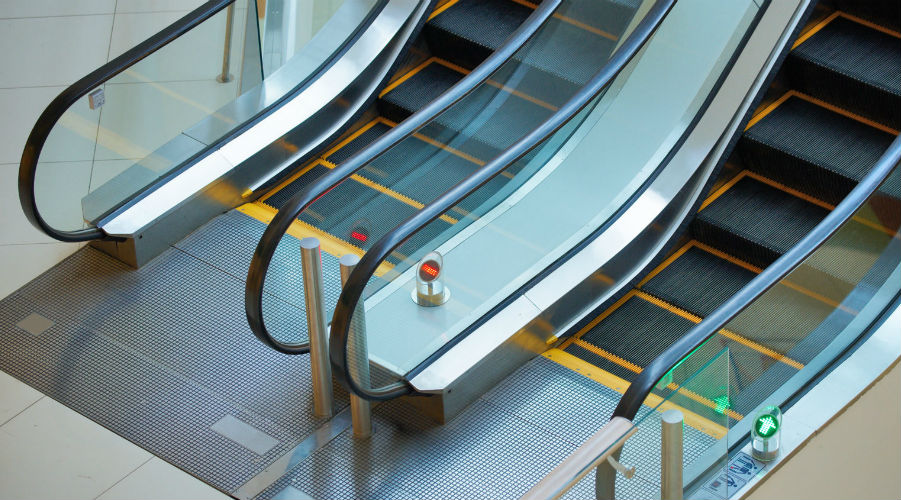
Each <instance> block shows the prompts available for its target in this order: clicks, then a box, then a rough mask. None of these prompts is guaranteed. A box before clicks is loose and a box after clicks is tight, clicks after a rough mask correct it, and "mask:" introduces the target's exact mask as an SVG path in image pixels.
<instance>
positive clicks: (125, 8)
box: [116, 0, 243, 12]
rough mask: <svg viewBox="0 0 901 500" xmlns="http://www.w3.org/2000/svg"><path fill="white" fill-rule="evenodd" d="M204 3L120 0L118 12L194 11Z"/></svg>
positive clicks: (173, 0) (168, 0) (195, 0)
mask: <svg viewBox="0 0 901 500" xmlns="http://www.w3.org/2000/svg"><path fill="white" fill-rule="evenodd" d="M242 1H243V0H242ZM203 3H204V2H203V0H119V1H118V3H117V5H116V12H161V11H166V10H193V9H196V8H197V7H200V6H201V5H203Z"/></svg>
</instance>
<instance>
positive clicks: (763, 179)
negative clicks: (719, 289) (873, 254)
mask: <svg viewBox="0 0 901 500" xmlns="http://www.w3.org/2000/svg"><path fill="white" fill-rule="evenodd" d="M745 177H750V178H752V179H754V180H756V181H759V182H762V183H764V184H766V185H768V186H770V187H773V188H776V189H778V190H780V191H783V192H785V193H788V194H790V195H792V196H794V197H796V198H800V199H802V200H804V201H806V202H808V203H812V204H814V205H816V206H818V207H820V208H824V209H826V210H829V211H832V210H834V209H835V205H832V204H830V203H826V202H825V201H822V200H820V199H818V198H814V197H813V196H810V195H808V194H806V193H802V192H801V191H798V190H797V189H794V188H791V187H788V186H786V185H785V184H782V183H779V182H776V181H774V180H772V179H770V178H769V177H764V176H762V175H760V174H757V173H755V172H751V171H750V170H742V171H741V172H739V173H738V174H737V175H736V176H735V177H733V178H732V180H730V181H729V182H727V183H726V184H724V185H723V186H722V187H720V188H719V189H717V190H716V192H714V193H713V194H711V195H710V196H709V197H707V199H706V200H704V202H703V203H702V204H701V208H700V210H704V209H705V208H707V206H708V205H710V204H711V203H713V202H714V201H716V199H717V198H719V197H720V196H722V195H723V194H724V193H725V192H726V191H728V190H729V189H731V188H732V187H733V186H734V185H735V184H737V183H738V181H740V180H742V179H744V178H745ZM700 210H699V211H700ZM851 220H853V221H854V222H857V223H858V224H861V225H863V226H867V227H869V228H870V229H873V230H876V231H879V232H881V233H884V234H886V235H888V236H890V237H892V238H895V239H898V238H899V236H898V233H897V231H893V230H891V229H889V228H887V227H885V226H883V225H882V224H879V223H876V222H873V221H871V220H867V219H865V218H863V217H860V216H857V215H855V216H853V217H851Z"/></svg>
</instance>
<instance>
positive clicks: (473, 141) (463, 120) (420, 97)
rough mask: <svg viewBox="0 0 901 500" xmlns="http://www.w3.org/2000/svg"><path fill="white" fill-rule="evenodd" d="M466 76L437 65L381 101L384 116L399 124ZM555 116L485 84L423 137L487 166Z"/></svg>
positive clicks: (437, 120)
mask: <svg viewBox="0 0 901 500" xmlns="http://www.w3.org/2000/svg"><path fill="white" fill-rule="evenodd" d="M462 76H463V75H462V73H459V72H457V71H456V70H454V69H452V68H449V67H447V66H445V65H444V64H441V63H438V62H433V63H431V64H429V65H427V66H425V67H424V68H423V69H422V70H420V71H418V72H417V73H415V74H413V75H412V76H410V77H409V78H407V79H406V80H404V81H403V82H402V83H401V84H400V85H398V86H396V87H395V88H393V89H392V90H391V91H390V92H388V93H386V94H385V95H383V96H382V98H381V99H380V100H379V109H380V111H381V112H382V113H383V114H384V115H385V116H386V117H388V118H389V119H391V120H394V121H400V120H403V119H404V118H406V117H407V116H409V115H411V114H412V113H413V112H415V111H416V110H418V109H420V108H421V107H422V106H425V105H426V104H427V103H428V102H430V101H431V100H432V99H434V98H436V97H438V95H440V94H441V92H443V91H444V90H446V89H447V88H449V87H450V86H451V85H453V84H454V83H456V82H457V81H458V80H459V79H460V78H462ZM553 112H554V111H553V110H552V109H548V108H547V107H546V106H542V105H541V104H538V103H536V102H533V101H530V100H528V99H526V98H524V97H520V96H517V95H514V94H511V93H510V92H508V91H505V90H502V89H499V88H497V87H494V86H491V85H481V86H479V87H478V88H477V89H476V90H474V91H473V92H472V93H471V94H470V95H468V96H467V97H465V98H464V99H463V100H461V101H460V102H459V103H457V104H456V105H455V106H454V107H453V108H451V109H449V110H448V111H447V112H445V113H443V114H441V115H439V116H438V118H437V119H436V120H434V121H433V122H431V123H430V124H429V125H427V126H426V127H424V128H423V129H422V130H421V131H420V132H421V133H422V134H423V135H425V136H427V137H429V138H431V139H434V140H436V141H438V142H440V143H442V144H445V145H448V146H450V147H453V148H455V149H457V150H459V151H462V152H464V153H466V154H469V155H471V156H473V157H475V158H478V159H480V160H483V161H487V160H490V159H492V158H494V157H495V156H497V155H498V154H499V153H500V152H501V151H503V150H504V149H507V148H508V147H510V146H511V145H513V143H514V142H515V141H517V140H519V139H520V138H521V137H523V136H525V135H526V134H527V133H529V132H530V131H531V130H532V129H534V128H535V127H537V126H538V125H539V124H541V123H542V122H543V121H544V120H546V119H547V118H548V117H549V116H550V115H551V114H552V113H553Z"/></svg>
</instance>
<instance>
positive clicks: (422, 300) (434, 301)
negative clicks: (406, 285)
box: [410, 287, 451, 307]
mask: <svg viewBox="0 0 901 500" xmlns="http://www.w3.org/2000/svg"><path fill="white" fill-rule="evenodd" d="M450 296H451V292H450V288H447V287H444V293H441V294H436V295H431V296H430V295H420V294H418V293H416V290H413V291H412V292H410V298H411V299H413V302H415V303H416V304H417V305H420V306H422V307H435V306H440V305H441V304H444V303H445V302H447V301H448V300H450Z"/></svg>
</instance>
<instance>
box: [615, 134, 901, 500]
mask: <svg viewBox="0 0 901 500" xmlns="http://www.w3.org/2000/svg"><path fill="white" fill-rule="evenodd" d="M899 159H901V139H896V140H895V142H894V143H893V144H892V146H891V147H890V148H889V150H888V151H887V152H886V154H885V155H884V156H883V157H882V159H881V160H880V162H879V163H878V164H877V165H876V167H875V168H874V170H873V171H872V172H871V173H870V175H868V177H867V178H866V179H864V181H862V182H861V183H860V185H858V187H857V188H856V189H855V190H854V191H852V193H851V194H850V195H849V196H848V197H847V198H846V199H845V201H843V202H842V203H841V204H839V205H838V206H837V207H836V208H835V210H833V212H832V213H831V214H830V215H829V216H827V217H826V219H825V220H824V221H823V222H821V223H820V224H819V225H818V226H817V227H816V228H815V229H814V231H813V232H811V233H810V234H809V235H808V236H807V237H805V238H804V239H803V240H802V241H801V242H800V243H799V244H798V245H797V246H796V247H794V248H793V249H792V250H791V251H790V252H789V253H787V254H785V255H784V256H783V257H781V258H780V259H779V260H777V261H776V262H775V263H773V264H772V265H771V266H770V267H768V268H767V269H765V270H764V271H763V272H762V273H761V274H760V275H758V276H757V277H756V278H755V279H754V280H752V281H751V282H750V283H749V284H748V285H747V286H746V287H745V288H743V289H742V290H741V291H740V292H739V293H738V294H736V295H735V296H733V297H732V298H731V299H730V300H729V301H727V302H726V303H725V304H723V306H721V307H720V308H719V309H718V310H717V311H716V312H714V313H713V314H711V315H709V316H708V317H707V318H706V319H705V320H704V321H702V322H701V323H700V324H698V325H697V326H696V327H695V328H694V329H692V330H691V331H689V332H688V333H687V334H686V335H685V336H683V337H682V339H680V340H679V341H678V342H677V343H676V344H674V345H673V346H672V347H670V348H669V349H667V351H665V352H664V353H663V354H661V355H660V356H659V357H658V358H657V359H656V360H655V361H654V362H652V363H651V364H650V365H648V366H647V367H646V368H645V369H644V370H643V371H642V373H641V374H640V375H639V376H638V377H637V378H636V379H635V380H634V381H633V382H632V384H631V386H630V387H629V389H628V390H627V391H626V394H624V396H623V398H622V400H621V401H620V403H619V405H618V407H617V409H616V411H615V412H614V416H616V417H623V418H627V419H632V418H635V417H636V415H641V412H643V411H644V410H643V408H644V407H645V406H646V405H647V404H648V403H647V402H648V401H649V400H653V398H655V397H658V396H656V395H655V392H657V391H659V388H660V386H661V385H665V384H666V383H668V381H669V380H670V379H671V378H672V377H673V376H674V375H673V374H674V373H676V374H678V372H680V371H687V372H692V371H693V370H697V369H698V367H704V366H707V365H708V364H709V363H710V362H711V360H715V359H718V358H719V357H720V356H721V352H722V350H723V349H732V353H731V354H730V355H729V363H728V366H727V370H728V371H727V379H728V384H727V387H728V393H727V394H725V396H723V397H722V399H721V400H717V399H714V401H720V403H718V405H719V406H720V407H721V408H722V409H723V410H724V411H725V412H726V413H727V415H728V416H729V417H730V418H729V420H728V424H729V425H728V426H727V429H728V432H727V433H726V435H725V436H723V438H722V439H721V441H722V442H719V443H718V444H716V445H715V446H716V451H715V452H707V454H706V455H705V458H704V460H706V461H707V462H706V463H705V462H704V461H703V460H702V461H701V463H700V464H699V465H698V467H697V470H696V471H695V472H694V474H693V477H694V478H698V477H702V476H703V477H705V478H708V479H709V478H711V477H712V475H711V474H710V473H709V466H710V465H711V464H715V463H717V462H716V461H717V460H721V457H722V453H721V450H720V448H721V447H725V448H726V449H728V448H730V447H731V446H732V445H734V444H736V443H739V442H742V440H743V439H745V438H746V436H747V435H748V434H749V433H750V430H751V429H750V426H751V421H752V420H753V419H752V418H750V417H752V416H753V415H756V414H757V413H758V412H760V411H761V410H762V409H763V408H765V407H768V406H771V405H775V406H781V405H783V404H784V403H785V402H786V401H788V400H789V399H791V398H792V397H794V396H796V395H797V394H798V393H800V392H802V391H803V389H804V387H806V386H808V384H809V383H810V382H811V381H812V380H813V379H814V378H816V377H817V376H819V375H820V374H821V373H823V371H824V370H826V369H828V368H829V367H830V366H831V365H833V363H834V362H835V361H836V360H837V359H839V358H840V357H841V356H842V355H843V354H844V353H846V352H847V351H848V349H849V348H851V347H852V346H854V345H855V344H856V343H857V342H858V341H859V340H860V339H861V338H862V336H864V335H865V334H866V333H867V331H868V330H869V329H870V328H871V325H873V324H874V322H875V321H876V320H877V319H878V318H879V317H880V316H882V315H883V314H884V313H885V312H886V310H887V308H889V307H890V306H891V305H892V304H894V303H895V301H896V299H897V297H898V296H899V293H901V232H899V229H901V216H899V214H901V167H899ZM738 338H740V339H741V340H742V342H745V343H747V342H754V343H757V344H759V345H764V346H767V347H768V348H769V349H768V350H767V351H766V354H764V355H761V354H760V353H756V355H752V356H743V355H742V354H741V352H742V351H743V350H745V351H746V350H747V349H743V346H742V345H738V343H737V342H736V340H734V339H738ZM676 377H678V375H676ZM724 443H725V444H724ZM711 446H714V445H713V444H712V445H711ZM687 470H688V469H687ZM714 482H715V481H714ZM617 484H619V483H617ZM710 484H711V483H710V482H709V481H708V482H706V483H704V484H692V485H691V488H690V489H697V488H703V487H707V488H708V489H709V485H710ZM705 485H706V486H705ZM688 493H690V492H689V491H688V490H686V494H688ZM696 493H697V494H698V495H700V496H705V495H706V496H710V494H711V492H709V491H708V492H696ZM730 493H731V492H730Z"/></svg>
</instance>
